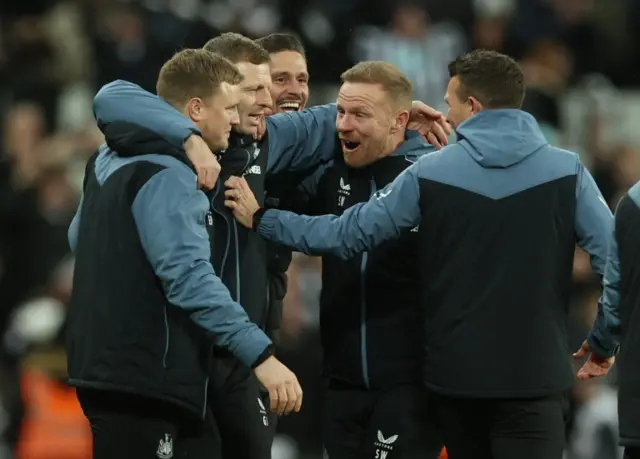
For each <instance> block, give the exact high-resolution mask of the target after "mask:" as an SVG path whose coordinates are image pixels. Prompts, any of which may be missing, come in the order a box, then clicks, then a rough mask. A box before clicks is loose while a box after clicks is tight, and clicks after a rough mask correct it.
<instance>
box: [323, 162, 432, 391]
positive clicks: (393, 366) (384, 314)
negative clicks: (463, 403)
mask: <svg viewBox="0 0 640 459" xmlns="http://www.w3.org/2000/svg"><path fill="white" fill-rule="evenodd" d="M410 165H411V163H410V162H408V161H407V159H406V158H405V157H404V156H392V157H388V158H384V159H382V160H380V161H378V162H377V163H375V164H374V165H373V166H370V167H368V168H365V169H353V168H349V167H347V166H346V164H344V162H342V161H338V162H336V164H335V165H334V166H332V167H331V168H329V169H327V171H326V172H325V174H324V176H323V177H322V179H321V181H320V184H319V188H318V190H319V191H318V200H317V202H316V203H315V204H314V213H316V214H335V215H342V214H343V213H344V211H345V210H346V209H348V208H349V207H352V206H353V205H355V204H358V203H361V202H366V201H368V200H369V198H370V197H371V195H372V194H373V193H374V192H375V191H377V190H379V189H382V188H383V187H384V186H386V185H387V184H389V183H390V182H391V181H393V179H395V177H396V176H397V175H398V174H400V173H401V172H402V171H403V170H404V169H406V167H408V166H410ZM417 243H418V239H417V233H416V232H411V231H407V233H406V234H404V235H403V236H401V237H400V238H399V239H397V240H394V241H389V242H387V243H384V244H382V245H380V246H379V247H377V248H376V249H375V250H374V251H372V252H370V253H365V254H362V255H358V256H355V257H353V258H351V259H349V260H342V259H339V258H337V257H334V256H331V255H325V256H324V257H323V263H322V293H321V299H320V304H321V311H320V322H321V333H322V344H323V354H324V371H325V373H326V374H327V376H330V377H333V378H336V379H341V380H345V381H347V382H349V383H352V384H360V385H363V384H364V385H365V386H370V387H383V386H386V385H389V384H394V383H398V382H403V381H415V380H417V379H418V378H419V374H420V364H421V349H422V346H421V344H422V342H421V335H422V332H423V327H422V313H421V308H420V306H419V304H420V302H419V292H420V288H419V284H418V277H419V273H418V269H419V263H418V261H417V257H416V256H415V249H416V244H417ZM374 356H375V357H374Z"/></svg>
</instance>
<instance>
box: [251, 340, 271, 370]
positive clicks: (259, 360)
mask: <svg viewBox="0 0 640 459" xmlns="http://www.w3.org/2000/svg"><path fill="white" fill-rule="evenodd" d="M273 354H274V347H273V344H269V345H268V346H267V347H266V348H265V350H264V351H263V352H262V354H260V355H259V356H258V358H257V359H256V360H255V361H254V362H253V364H252V365H251V368H256V367H258V366H260V365H262V364H263V363H264V361H265V360H267V359H268V358H269V357H271V356H272V355H273Z"/></svg>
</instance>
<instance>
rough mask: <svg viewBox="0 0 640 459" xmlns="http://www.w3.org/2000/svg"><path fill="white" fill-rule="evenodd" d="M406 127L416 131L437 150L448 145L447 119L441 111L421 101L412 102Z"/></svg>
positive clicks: (448, 129)
mask: <svg viewBox="0 0 640 459" xmlns="http://www.w3.org/2000/svg"><path fill="white" fill-rule="evenodd" d="M407 128H409V129H412V130H414V131H418V132H419V133H420V134H421V135H422V136H423V137H424V138H425V139H426V140H427V142H429V143H430V144H431V145H433V146H434V147H435V148H437V149H438V150H440V149H441V148H443V147H444V146H446V145H449V138H448V137H449V135H451V126H450V125H449V123H447V119H446V118H445V116H444V115H443V114H442V113H441V112H439V111H437V110H436V109H435V108H433V107H429V106H428V105H426V104H425V103H423V102H420V101H414V102H413V105H412V106H411V113H410V114H409V124H408V125H407Z"/></svg>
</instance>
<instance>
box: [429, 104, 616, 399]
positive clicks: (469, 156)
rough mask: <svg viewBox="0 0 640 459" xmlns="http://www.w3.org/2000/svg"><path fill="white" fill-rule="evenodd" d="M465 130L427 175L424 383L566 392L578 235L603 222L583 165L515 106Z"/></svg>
mask: <svg viewBox="0 0 640 459" xmlns="http://www.w3.org/2000/svg"><path fill="white" fill-rule="evenodd" d="M458 135H459V143H458V144H457V145H455V146H451V147H448V148H447V149H445V150H443V151H442V152H441V153H435V154H433V155H430V157H427V158H425V160H424V161H423V164H422V167H421V170H420V194H421V196H422V199H421V207H422V221H423V224H422V225H421V226H420V233H421V243H422V250H421V253H424V255H425V256H424V271H423V276H424V283H423V288H424V296H423V299H424V302H425V307H426V311H427V318H426V322H425V323H426V333H425V336H426V340H427V343H426V350H427V360H426V365H425V369H426V374H425V378H426V382H427V383H428V385H429V386H430V387H431V388H432V389H433V390H436V391H441V392H442V393H446V394H449V395H457V396H472V397H480V398H484V397H490V398H496V397H497V398H510V397H518V398H519V397H529V396H541V395H547V394H551V393H554V392H561V391H562V390H565V389H567V388H569V387H570V386H571V384H572V382H573V375H572V371H571V365H570V361H569V349H568V347H567V338H566V313H567V307H568V302H569V295H570V285H571V284H570V283H571V273H572V266H573V253H574V248H575V242H576V232H577V230H578V232H579V227H580V225H581V224H584V225H589V224H592V223H593V222H596V224H597V219H596V218H594V215H596V214H597V212H596V213H595V214H594V213H593V211H592V209H589V208H585V209H583V208H580V205H579V204H578V199H577V195H579V194H580V189H581V187H583V186H587V185H589V184H585V183H581V181H582V180H584V179H585V178H584V177H583V176H582V175H581V170H582V166H581V164H580V163H579V160H578V158H577V156H576V155H575V154H573V153H571V152H567V151H563V150H559V149H557V148H554V147H551V146H550V145H548V144H547V142H546V140H545V139H544V137H543V135H542V133H541V132H540V130H539V128H538V126H537V124H536V122H535V120H534V119H533V118H532V117H531V116H530V115H528V114H526V113H524V112H521V111H519V110H491V111H486V112H482V113H479V114H477V115H476V116H474V117H472V118H470V119H469V120H467V121H466V122H465V123H463V124H462V125H461V126H460V127H459V129H458ZM598 205H602V206H604V207H606V204H605V203H601V204H600V203H599V201H598ZM607 212H608V209H607Z"/></svg>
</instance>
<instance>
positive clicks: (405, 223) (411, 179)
mask: <svg viewBox="0 0 640 459" xmlns="http://www.w3.org/2000/svg"><path fill="white" fill-rule="evenodd" d="M420 166H421V162H420V161H418V162H417V163H415V164H414V165H413V166H411V167H409V168H408V169H405V170H404V171H403V172H402V173H401V174H400V175H398V177H396V179H395V180H394V181H393V182H391V183H390V184H389V185H387V186H386V187H385V188H384V189H382V190H380V191H378V192H376V193H375V194H374V195H373V196H372V197H371V199H369V201H368V202H366V203H361V204H358V205H356V206H353V207H350V208H349V209H347V210H346V211H345V213H344V214H342V216H340V217H337V216H335V215H322V216H319V217H309V216H306V215H296V214H294V213H292V212H286V211H280V210H267V211H266V212H265V213H264V214H263V215H262V218H261V219H260V224H259V225H258V227H257V231H258V232H259V233H260V234H261V235H262V236H263V237H265V238H266V239H267V240H270V241H273V242H277V243H280V244H284V245H286V246H289V247H292V248H293V249H295V250H298V251H300V252H303V253H306V254H308V255H321V254H325V253H330V254H333V255H336V256H338V257H340V258H350V257H352V256H353V255H355V254H357V253H360V252H365V251H367V250H371V249H373V248H374V247H375V246H377V245H379V244H381V243H382V242H384V241H386V240H389V239H393V238H397V237H399V236H400V235H401V234H402V232H403V230H406V229H408V228H412V227H415V226H416V225H418V224H419V223H420V220H421V219H422V213H421V210H420V186H419V177H418V171H419V167H420Z"/></svg>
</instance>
